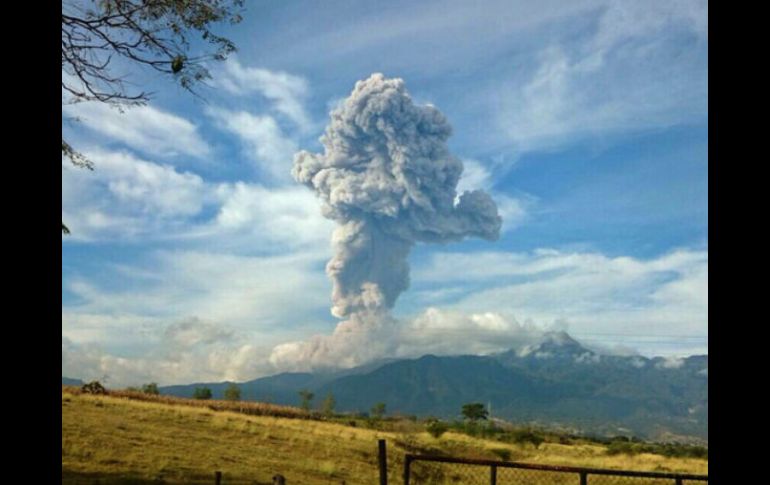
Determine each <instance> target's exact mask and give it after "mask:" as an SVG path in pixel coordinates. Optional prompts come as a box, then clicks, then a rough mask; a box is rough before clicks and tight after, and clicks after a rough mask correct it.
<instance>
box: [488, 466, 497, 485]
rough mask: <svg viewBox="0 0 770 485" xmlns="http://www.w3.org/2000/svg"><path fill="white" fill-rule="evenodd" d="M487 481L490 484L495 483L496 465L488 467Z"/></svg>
mask: <svg viewBox="0 0 770 485" xmlns="http://www.w3.org/2000/svg"><path fill="white" fill-rule="evenodd" d="M489 483H490V485H497V465H492V466H491V467H489Z"/></svg>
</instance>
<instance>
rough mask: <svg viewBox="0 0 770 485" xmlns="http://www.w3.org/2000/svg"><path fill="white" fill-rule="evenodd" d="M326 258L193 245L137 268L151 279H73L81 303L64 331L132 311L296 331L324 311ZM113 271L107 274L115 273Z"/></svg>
mask: <svg viewBox="0 0 770 485" xmlns="http://www.w3.org/2000/svg"><path fill="white" fill-rule="evenodd" d="M322 258H323V256H320V255H319V254H312V253H311V254H310V255H307V254H289V255H276V256H236V255H232V254H223V253H212V252H205V251H191V250H190V251H173V252H165V251H161V252H156V253H155V254H154V257H152V258H150V259H149V261H147V262H145V263H144V264H140V265H138V266H140V269H141V270H143V272H144V273H150V274H152V278H151V279H149V278H147V277H146V276H143V277H140V278H131V277H130V276H129V275H127V274H125V273H121V275H122V278H121V281H122V284H121V285H120V287H118V288H117V289H115V288H110V289H108V288H105V287H103V286H101V285H100V284H99V283H98V282H97V281H95V280H93V279H91V280H87V279H82V278H81V279H74V280H70V281H69V282H68V283H67V285H66V288H67V290H68V291H69V292H71V293H72V294H73V295H74V296H75V297H77V298H78V299H79V300H80V303H78V304H76V305H70V306H65V307H64V308H63V313H62V327H63V330H62V332H63V333H64V334H66V332H71V331H72V330H70V329H71V327H72V326H77V321H75V322H73V321H72V320H71V317H72V315H73V314H76V315H81V314H90V315H133V316H134V317H135V318H144V319H154V321H156V322H157V321H158V319H164V320H165V321H168V320H183V319H187V318H190V316H197V317H199V318H201V319H203V320H205V321H213V322H227V324H228V325H233V326H236V327H242V328H249V329H252V330H257V329H261V330H264V331H267V332H276V333H280V332H281V330H282V329H284V328H287V329H288V330H291V328H292V327H293V326H296V325H298V324H302V323H305V322H312V321H315V320H317V319H318V317H317V315H324V314H326V313H327V310H326V309H327V307H328V298H329V297H328V295H329V285H328V282H327V281H326V277H325V276H324V274H323V272H322V271H321V270H320V269H321V268H320V266H322V262H323V259H322ZM108 270H109V269H105V272H104V273H105V275H106V276H110V275H107V274H106V273H107V272H108ZM105 275H102V276H105ZM117 276H118V275H112V276H110V278H115V277H117ZM300 289H301V294H298V291H299V290H300ZM129 322H130V320H128V319H126V320H125V321H124V323H126V324H129ZM126 326H128V325H126ZM70 336H73V335H72V334H70Z"/></svg>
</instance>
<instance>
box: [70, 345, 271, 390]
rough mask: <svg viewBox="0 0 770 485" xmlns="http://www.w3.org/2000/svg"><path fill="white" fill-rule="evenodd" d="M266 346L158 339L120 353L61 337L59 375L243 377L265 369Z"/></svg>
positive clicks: (119, 379)
mask: <svg viewBox="0 0 770 485" xmlns="http://www.w3.org/2000/svg"><path fill="white" fill-rule="evenodd" d="M268 351H269V349H265V348H263V347H261V346H259V345H255V344H252V343H246V344H244V343H237V342H221V341H218V342H205V343H198V344H196V345H189V346H178V345H171V344H169V343H168V342H166V341H164V340H160V341H158V342H156V343H154V344H153V345H147V346H145V352H144V353H143V354H141V355H133V356H123V355H121V353H120V352H111V351H108V350H106V349H105V348H104V347H102V346H100V345H98V344H79V343H76V342H73V341H72V340H70V339H68V338H67V337H64V336H62V375H65V376H74V377H77V378H80V379H83V380H84V381H90V380H99V381H101V382H102V383H103V384H105V385H106V386H107V387H112V388H122V387H126V386H139V385H142V384H146V383H148V382H157V383H158V384H160V385H169V384H180V383H190V382H201V381H224V380H229V381H244V380H248V379H251V378H253V377H254V376H255V375H264V374H265V373H270V372H271V370H270V365H269V363H267V361H266V359H265V355H266V353H267V352H268Z"/></svg>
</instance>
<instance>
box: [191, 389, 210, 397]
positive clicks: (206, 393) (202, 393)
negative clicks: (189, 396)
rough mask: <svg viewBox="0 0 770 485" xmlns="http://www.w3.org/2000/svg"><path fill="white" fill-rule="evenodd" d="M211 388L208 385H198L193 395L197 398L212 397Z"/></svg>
mask: <svg viewBox="0 0 770 485" xmlns="http://www.w3.org/2000/svg"><path fill="white" fill-rule="evenodd" d="M211 396H212V394H211V389H209V388H208V387H196V388H195V391H193V397H194V398H195V399H211Z"/></svg>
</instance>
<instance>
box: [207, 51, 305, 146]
mask: <svg viewBox="0 0 770 485" xmlns="http://www.w3.org/2000/svg"><path fill="white" fill-rule="evenodd" d="M213 84H214V85H215V86H218V87H221V88H222V89H224V90H225V91H227V92H228V93H230V94H233V95H236V96H246V95H248V94H251V93H259V94H261V95H262V96H264V97H266V98H267V99H269V100H271V101H273V103H274V105H275V110H276V111H278V112H279V113H282V114H283V115H285V116H286V117H288V118H289V119H290V120H292V121H293V122H294V123H295V124H296V125H297V126H298V127H299V128H300V129H302V130H305V131H307V130H308V129H310V128H311V127H312V122H311V121H310V117H309V116H308V114H307V112H306V111H305V108H304V106H303V102H304V100H305V98H307V96H308V92H309V89H308V83H307V81H306V80H305V79H304V78H302V77H299V76H295V75H292V74H289V73H286V72H281V71H270V70H268V69H260V68H256V67H244V66H243V65H241V63H240V62H239V61H238V58H237V57H235V56H231V57H230V58H228V59H227V61H225V62H224V65H223V68H222V70H221V71H219V72H217V73H215V76H214V80H213Z"/></svg>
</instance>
